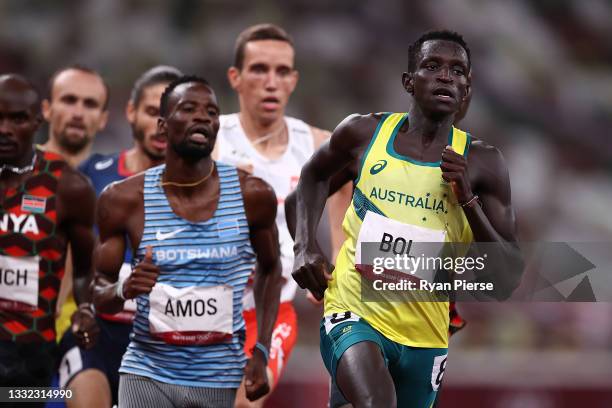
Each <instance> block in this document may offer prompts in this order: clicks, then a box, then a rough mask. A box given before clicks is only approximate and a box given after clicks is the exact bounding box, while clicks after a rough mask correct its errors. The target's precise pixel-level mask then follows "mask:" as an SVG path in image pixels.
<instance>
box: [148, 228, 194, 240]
mask: <svg viewBox="0 0 612 408" xmlns="http://www.w3.org/2000/svg"><path fill="white" fill-rule="evenodd" d="M186 229H187V227H183V228H179V229H175V230H174V231H170V232H161V231H160V230H157V232H156V233H155V239H156V240H158V241H163V240H165V239H169V238H172V237H174V236H175V235H176V234H178V233H179V232H183V231H185V230H186Z"/></svg>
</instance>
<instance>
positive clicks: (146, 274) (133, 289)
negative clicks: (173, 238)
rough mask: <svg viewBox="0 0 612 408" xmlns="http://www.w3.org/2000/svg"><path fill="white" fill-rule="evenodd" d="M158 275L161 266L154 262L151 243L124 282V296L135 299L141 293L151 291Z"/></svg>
mask: <svg viewBox="0 0 612 408" xmlns="http://www.w3.org/2000/svg"><path fill="white" fill-rule="evenodd" d="M158 276H159V267H158V266H157V265H155V264H154V263H153V247H151V245H149V246H147V249H146V252H145V256H144V258H143V260H142V261H140V262H139V263H138V265H136V266H135V267H134V269H133V270H132V273H131V274H130V276H129V277H128V278H127V279H126V280H125V282H124V283H123V289H122V293H123V297H124V298H125V299H134V298H135V297H137V296H139V295H142V294H146V293H151V290H152V289H153V286H155V283H157V277H158Z"/></svg>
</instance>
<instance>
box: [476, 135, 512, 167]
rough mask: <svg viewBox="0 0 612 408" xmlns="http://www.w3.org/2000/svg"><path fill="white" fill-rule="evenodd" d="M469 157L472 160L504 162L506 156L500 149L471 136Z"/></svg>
mask: <svg viewBox="0 0 612 408" xmlns="http://www.w3.org/2000/svg"><path fill="white" fill-rule="evenodd" d="M469 155H470V158H479V159H481V158H484V159H487V160H495V161H502V162H503V161H504V155H503V154H502V152H501V150H500V149H499V148H497V147H495V146H493V145H492V144H489V143H487V142H485V141H484V140H482V139H479V138H477V137H474V136H473V135H471V134H470V145H469Z"/></svg>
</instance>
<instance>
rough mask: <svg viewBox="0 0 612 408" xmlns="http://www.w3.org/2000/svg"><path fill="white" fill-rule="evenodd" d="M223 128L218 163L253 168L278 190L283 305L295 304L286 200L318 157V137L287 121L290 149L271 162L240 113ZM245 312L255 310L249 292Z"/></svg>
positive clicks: (225, 119) (295, 121) (229, 117)
mask: <svg viewBox="0 0 612 408" xmlns="http://www.w3.org/2000/svg"><path fill="white" fill-rule="evenodd" d="M220 122H221V125H220V127H219V133H218V135H217V149H218V157H217V160H218V161H220V162H224V163H228V164H232V165H234V166H237V167H245V166H249V167H250V166H252V169H253V175H254V176H256V177H259V178H261V179H263V180H265V181H266V182H267V183H268V184H270V185H271V186H272V188H274V192H275V193H276V197H277V199H278V210H277V213H276V225H277V227H278V238H279V241H280V249H281V264H282V267H283V280H284V284H283V289H282V292H281V299H280V301H281V302H287V301H291V300H293V298H294V297H295V292H296V290H297V283H295V281H294V280H293V278H292V277H291V272H292V269H293V240H292V239H291V235H290V234H289V230H288V229H287V221H286V220H285V198H286V197H287V196H288V195H289V193H291V192H292V191H293V190H295V188H296V187H297V184H298V180H299V178H300V172H301V171H302V167H303V166H304V164H305V163H306V161H308V159H309V158H310V156H312V154H313V153H314V150H315V145H314V137H313V135H312V131H311V128H310V126H309V125H308V124H306V123H305V122H303V121H301V120H299V119H295V118H291V117H287V116H286V117H285V123H286V124H287V130H288V139H289V140H288V142H287V149H286V150H285V152H284V153H283V155H282V156H280V157H278V158H276V159H269V158H267V157H265V156H263V155H262V154H261V153H259V152H258V151H257V150H256V149H255V147H253V145H252V143H251V141H250V140H249V139H248V138H247V136H246V134H245V133H244V129H243V128H242V125H241V124H240V120H239V118H238V114H237V113H232V114H230V115H221V118H220ZM243 306H244V309H245V310H249V309H253V308H254V307H255V301H254V298H253V291H252V290H250V289H247V291H246V292H245V295H244V299H243Z"/></svg>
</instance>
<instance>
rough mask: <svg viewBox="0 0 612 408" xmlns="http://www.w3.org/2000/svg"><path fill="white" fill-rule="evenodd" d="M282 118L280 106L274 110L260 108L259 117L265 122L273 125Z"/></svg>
mask: <svg viewBox="0 0 612 408" xmlns="http://www.w3.org/2000/svg"><path fill="white" fill-rule="evenodd" d="M282 116H283V110H282V109H281V106H280V105H277V106H276V107H274V108H264V107H262V108H261V109H260V111H259V117H260V118H261V119H262V120H263V121H266V122H269V123H273V122H275V121H277V120H278V119H280V118H281V117H282Z"/></svg>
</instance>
